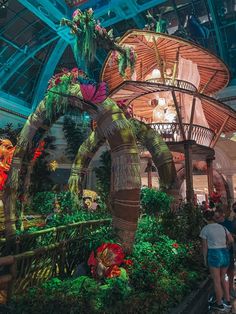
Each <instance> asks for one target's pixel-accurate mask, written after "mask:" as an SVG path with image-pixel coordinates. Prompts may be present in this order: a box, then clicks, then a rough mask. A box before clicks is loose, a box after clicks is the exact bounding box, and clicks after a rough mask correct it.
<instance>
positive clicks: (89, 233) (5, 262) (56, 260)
mask: <svg viewBox="0 0 236 314" xmlns="http://www.w3.org/2000/svg"><path fill="white" fill-rule="evenodd" d="M110 222H111V220H110V219H103V220H91V221H83V222H78V223H74V224H69V225H65V226H60V227H56V228H50V229H46V230H42V231H38V232H35V233H32V234H24V235H21V236H20V237H18V238H16V241H15V245H13V247H12V248H13V250H15V253H14V254H11V255H8V256H1V257H0V270H1V271H0V292H1V290H2V291H5V292H6V295H7V296H6V298H7V299H9V297H10V295H11V294H12V293H21V292H22V291H24V290H25V289H26V288H29V287H31V286H34V285H37V284H39V283H41V282H43V281H45V280H48V279H50V278H51V277H54V276H63V277H64V276H71V275H72V274H73V272H74V271H75V270H76V268H77V266H78V265H79V263H81V262H83V261H86V260H87V258H88V256H87V255H88V254H89V253H90V250H91V248H90V245H91V243H92V242H93V241H97V240H96V229H97V228H98V227H100V226H107V227H109V226H110ZM2 244H3V242H2ZM5 244H6V243H5ZM5 244H4V245H5ZM5 247H6V245H5ZM5 252H6V248H5Z"/></svg>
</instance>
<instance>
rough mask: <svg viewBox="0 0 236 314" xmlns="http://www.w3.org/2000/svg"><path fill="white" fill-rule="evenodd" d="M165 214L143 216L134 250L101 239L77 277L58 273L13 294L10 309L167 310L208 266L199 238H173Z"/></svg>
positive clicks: (79, 311) (52, 310)
mask: <svg viewBox="0 0 236 314" xmlns="http://www.w3.org/2000/svg"><path fill="white" fill-rule="evenodd" d="M162 219H163V217H161V216H160V217H159V219H157V218H155V217H152V216H145V217H143V218H142V219H140V222H139V228H138V231H137V235H136V242H135V245H134V250H133V252H132V255H130V256H124V253H123V251H122V248H121V247H120V246H119V245H117V244H115V243H114V240H113V239H112V238H111V239H110V240H109V241H107V243H109V244H107V243H102V239H100V243H99V242H98V241H97V242H96V245H97V246H96V247H91V249H92V250H94V253H91V254H90V258H89V259H88V260H86V261H84V264H82V265H81V264H80V265H79V267H78V269H77V271H75V272H74V276H79V277H78V278H69V279H67V280H61V279H59V278H53V279H51V280H50V281H48V282H46V283H44V284H43V285H42V286H40V287H35V288H31V289H29V290H28V291H27V292H26V293H25V294H22V295H18V296H14V299H13V300H12V303H11V312H10V313H14V314H18V313H31V314H34V313H37V314H40V313H52V314H53V313H57V314H60V313H61V314H62V313H167V312H168V311H169V309H170V308H174V307H176V305H177V304H179V303H180V302H181V301H182V299H183V298H184V297H185V296H186V295H187V294H189V293H190V292H191V290H193V289H196V288H197V287H198V285H199V283H200V282H201V281H202V279H203V278H205V272H204V270H203V269H202V267H201V258H200V254H199V251H200V249H199V243H198V241H191V240H190V241H188V243H183V242H180V241H178V242H177V241H176V240H175V239H171V238H170V237H168V236H167V235H166V234H164V233H163V225H164V224H163V223H162ZM88 256H89V254H88ZM88 261H89V262H88ZM88 264H89V265H88Z"/></svg>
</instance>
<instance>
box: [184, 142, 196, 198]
mask: <svg viewBox="0 0 236 314" xmlns="http://www.w3.org/2000/svg"><path fill="white" fill-rule="evenodd" d="M192 143H193V142H192V141H186V142H185V143H184V154H185V179H186V199H187V202H188V203H193V201H194V191H193V166H192Z"/></svg>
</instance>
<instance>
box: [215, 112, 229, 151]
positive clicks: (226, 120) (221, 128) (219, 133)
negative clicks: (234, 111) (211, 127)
mask: <svg viewBox="0 0 236 314" xmlns="http://www.w3.org/2000/svg"><path fill="white" fill-rule="evenodd" d="M229 118H230V117H229V116H227V117H226V118H225V120H224V122H223V123H222V125H221V127H220V129H219V131H218V132H217V134H216V136H215V138H214V140H213V141H212V144H211V148H214V147H215V145H216V143H217V141H218V139H219V137H220V135H221V133H222V131H223V129H224V127H225V125H226V123H227V122H228V121H229Z"/></svg>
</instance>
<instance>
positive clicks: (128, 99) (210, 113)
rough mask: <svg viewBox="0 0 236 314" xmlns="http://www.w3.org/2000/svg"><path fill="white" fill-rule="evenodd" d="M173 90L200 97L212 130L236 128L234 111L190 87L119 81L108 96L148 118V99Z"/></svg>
mask: <svg viewBox="0 0 236 314" xmlns="http://www.w3.org/2000/svg"><path fill="white" fill-rule="evenodd" d="M171 90H172V91H175V92H180V93H186V94H189V95H195V96H196V97H198V98H200V99H201V104H202V108H203V112H204V114H205V117H206V119H207V122H208V124H209V127H210V129H211V130H213V131H214V132H217V131H219V130H221V132H225V133H227V132H232V131H235V130H236V111H235V110H233V109H232V108H230V107H229V106H227V105H226V104H224V103H222V102H219V101H218V100H216V99H214V98H212V97H209V96H206V95H203V94H200V93H197V92H195V91H193V90H190V89H183V88H181V85H180V86H170V85H168V86H167V85H166V84H163V83H151V82H141V81H125V82H123V83H121V85H119V86H118V87H117V88H116V89H115V90H114V91H113V92H112V93H111V94H110V97H111V98H112V99H114V100H115V101H124V100H125V104H126V105H127V106H128V105H129V104H131V103H132V105H133V110H134V113H135V114H136V115H137V116H140V117H144V118H146V119H150V118H151V117H152V115H153V107H151V106H150V105H149V102H148V100H150V99H153V97H154V98H155V94H156V93H159V92H165V91H166V92H167V91H171Z"/></svg>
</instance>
